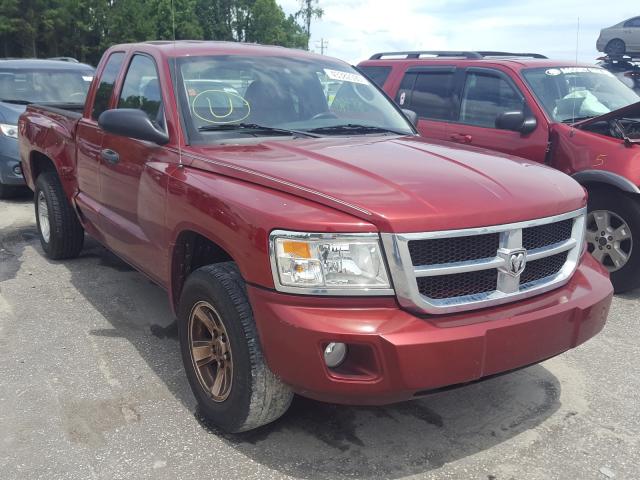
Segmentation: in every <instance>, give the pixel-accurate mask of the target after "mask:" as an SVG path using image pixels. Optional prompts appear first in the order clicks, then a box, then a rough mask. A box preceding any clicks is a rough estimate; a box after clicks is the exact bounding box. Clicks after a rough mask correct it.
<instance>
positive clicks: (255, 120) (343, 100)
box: [177, 56, 413, 142]
mask: <svg viewBox="0 0 640 480" xmlns="http://www.w3.org/2000/svg"><path fill="white" fill-rule="evenodd" d="M177 63H178V68H179V80H178V85H180V88H179V90H181V91H179V94H180V96H181V97H182V104H183V105H182V106H183V112H184V113H185V116H186V117H187V122H186V123H187V128H188V130H189V134H190V137H191V138H192V139H194V138H195V139H196V140H200V141H204V142H209V141H218V140H220V139H224V138H230V137H233V138H235V137H242V136H247V135H251V136H257V135H278V134H279V135H282V134H286V133H287V131H289V133H291V134H295V133H296V132H297V133H298V134H299V135H300V136H305V135H304V134H305V133H309V134H311V133H313V134H314V135H313V136H320V135H322V136H324V135H372V134H377V135H380V134H402V135H412V134H413V129H412V127H411V125H410V124H409V123H408V122H407V120H406V119H405V118H404V116H403V115H402V114H400V113H399V111H398V110H397V109H396V107H395V106H394V105H393V104H392V103H391V102H390V101H389V100H388V99H387V98H386V97H385V96H384V95H383V94H382V93H381V92H380V91H379V90H378V89H377V88H376V87H374V86H373V85H372V84H371V83H370V82H369V80H367V79H366V78H365V77H364V76H362V75H360V74H359V73H358V72H357V71H356V70H355V69H353V68H351V67H350V66H348V65H346V64H344V63H342V62H339V61H335V60H331V59H324V58H296V57H273V56H263V57H248V56H206V57H184V58H180V59H178V60H177ZM260 127H264V128H260ZM283 130H284V132H283ZM309 136H311V135H309Z"/></svg>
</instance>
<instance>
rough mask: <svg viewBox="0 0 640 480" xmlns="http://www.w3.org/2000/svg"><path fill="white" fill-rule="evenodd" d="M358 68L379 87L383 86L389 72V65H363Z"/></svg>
mask: <svg viewBox="0 0 640 480" xmlns="http://www.w3.org/2000/svg"><path fill="white" fill-rule="evenodd" d="M359 69H360V71H361V72H362V73H364V74H365V75H366V76H367V77H368V78H369V80H371V81H372V82H373V83H375V84H376V85H378V86H379V87H382V86H384V82H386V81H387V78H389V74H390V73H391V67H383V66H379V67H377V66H365V67H359Z"/></svg>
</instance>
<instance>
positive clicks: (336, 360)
mask: <svg viewBox="0 0 640 480" xmlns="http://www.w3.org/2000/svg"><path fill="white" fill-rule="evenodd" d="M346 357H347V346H346V345H345V344H344V343H340V342H331V343H330V344H329V345H327V346H326V347H325V349H324V363H326V364H327V367H329V368H336V367H338V366H340V364H341V363H342V362H344V359H345V358H346Z"/></svg>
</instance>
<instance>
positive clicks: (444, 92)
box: [396, 69, 456, 120]
mask: <svg viewBox="0 0 640 480" xmlns="http://www.w3.org/2000/svg"><path fill="white" fill-rule="evenodd" d="M454 73H455V72H454V71H453V69H451V70H449V69H447V70H434V71H433V72H418V73H412V72H409V73H407V74H406V75H405V78H404V79H403V81H402V83H401V84H400V90H399V91H398V95H397V97H396V102H397V103H398V104H399V105H400V106H401V107H402V108H408V109H410V110H413V111H414V112H416V113H417V114H418V116H419V117H421V118H427V119H432V120H453V119H454V115H455V110H456V109H455V100H454V95H453V85H454V83H453V82H454Z"/></svg>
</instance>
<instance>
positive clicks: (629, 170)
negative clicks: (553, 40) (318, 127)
mask: <svg viewBox="0 0 640 480" xmlns="http://www.w3.org/2000/svg"><path fill="white" fill-rule="evenodd" d="M359 68H360V69H361V70H362V71H363V72H364V73H365V74H366V75H368V76H369V77H370V78H371V79H372V80H373V81H375V82H376V83H377V84H378V85H379V86H380V87H382V88H383V89H384V91H385V92H386V93H387V94H389V96H391V97H392V98H394V99H395V101H396V102H397V103H398V105H400V107H401V108H403V109H407V110H412V111H413V112H415V113H417V116H418V119H417V127H418V130H419V131H420V134H421V135H423V136H424V137H427V138H429V139H432V140H446V141H454V142H458V143H463V144H467V145H475V146H477V147H482V148H488V149H492V150H497V151H500V152H504V153H508V154H511V155H517V156H520V157H524V158H526V159H529V160H532V161H534V162H538V163H544V164H547V165H550V166H552V167H555V168H557V169H559V170H561V171H563V172H565V173H567V174H569V175H571V176H573V177H574V178H575V179H576V180H577V181H578V182H580V183H581V184H582V185H583V186H584V187H585V188H587V190H588V191H589V218H588V225H587V230H588V232H587V241H588V246H589V251H590V252H591V253H592V254H593V255H594V257H595V258H596V259H598V260H599V261H600V262H601V263H602V264H604V265H605V266H606V267H607V269H608V270H609V272H610V273H611V280H612V282H613V285H614V287H615V289H616V292H623V291H626V290H629V289H632V288H635V287H638V286H640V189H639V188H638V185H640V148H639V147H638V146H637V145H636V144H637V143H639V142H640V97H639V96H638V94H637V93H636V92H634V91H633V90H631V89H629V88H627V87H626V86H625V85H623V84H622V83H621V82H620V81H619V80H618V79H616V77H615V76H614V75H613V74H611V73H610V72H609V71H607V70H606V69H603V68H599V67H596V66H592V65H576V64H575V63H574V64H569V63H567V62H558V61H554V60H549V59H547V58H546V57H544V56H542V55H539V54H531V53H528V54H520V53H504V52H440V51H438V52H433V51H431V52H392V53H377V54H375V55H373V56H372V57H371V58H370V59H369V60H367V61H365V62H362V63H361V64H360V65H359Z"/></svg>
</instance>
